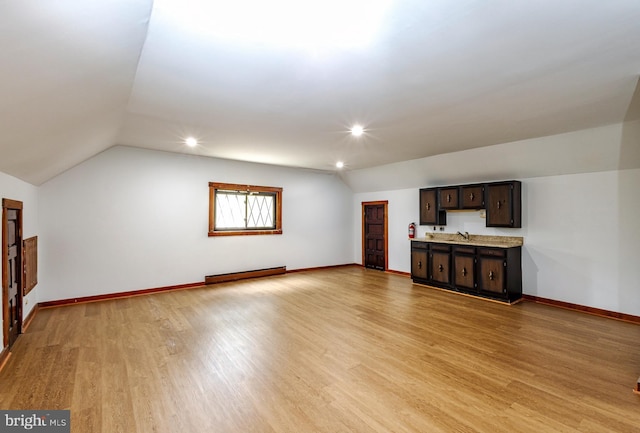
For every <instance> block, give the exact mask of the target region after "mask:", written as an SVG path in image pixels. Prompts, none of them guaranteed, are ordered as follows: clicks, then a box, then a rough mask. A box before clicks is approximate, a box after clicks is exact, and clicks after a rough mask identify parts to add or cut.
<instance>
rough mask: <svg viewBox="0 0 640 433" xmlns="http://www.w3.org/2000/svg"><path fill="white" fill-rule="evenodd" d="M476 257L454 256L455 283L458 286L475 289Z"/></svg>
mask: <svg viewBox="0 0 640 433" xmlns="http://www.w3.org/2000/svg"><path fill="white" fill-rule="evenodd" d="M474 271H475V257H474V256H467V255H457V254H456V255H455V256H454V258H453V284H454V285H455V286H456V287H462V288H465V289H470V290H474V289H475V272H474Z"/></svg>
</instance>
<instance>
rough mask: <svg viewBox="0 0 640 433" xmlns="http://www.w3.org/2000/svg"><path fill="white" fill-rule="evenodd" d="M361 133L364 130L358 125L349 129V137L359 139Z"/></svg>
mask: <svg viewBox="0 0 640 433" xmlns="http://www.w3.org/2000/svg"><path fill="white" fill-rule="evenodd" d="M363 132H364V128H363V127H362V126H360V125H353V128H351V135H353V136H354V137H360V136H361V135H362V133H363Z"/></svg>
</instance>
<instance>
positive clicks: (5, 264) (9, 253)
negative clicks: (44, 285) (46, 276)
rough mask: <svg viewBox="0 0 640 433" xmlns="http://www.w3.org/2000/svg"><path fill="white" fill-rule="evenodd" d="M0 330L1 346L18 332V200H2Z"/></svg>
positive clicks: (19, 297) (20, 217) (19, 247)
mask: <svg viewBox="0 0 640 433" xmlns="http://www.w3.org/2000/svg"><path fill="white" fill-rule="evenodd" d="M2 245H3V247H2V329H3V336H4V338H3V343H4V346H5V347H11V346H12V345H13V343H14V342H15V341H16V339H17V338H18V335H19V334H20V333H21V332H22V202H20V201H16V200H9V199H6V198H3V199H2Z"/></svg>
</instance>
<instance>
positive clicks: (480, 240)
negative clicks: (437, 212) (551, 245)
mask: <svg viewBox="0 0 640 433" xmlns="http://www.w3.org/2000/svg"><path fill="white" fill-rule="evenodd" d="M411 240H412V241H415V242H436V243H441V244H457V245H473V246H477V247H497V248H513V247H520V246H522V245H523V244H524V238H522V237H518V236H489V235H474V234H470V235H469V239H468V240H466V239H464V238H463V237H462V236H460V235H459V234H457V233H427V234H426V235H425V236H424V237H421V238H414V239H411Z"/></svg>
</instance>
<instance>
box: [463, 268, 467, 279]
mask: <svg viewBox="0 0 640 433" xmlns="http://www.w3.org/2000/svg"><path fill="white" fill-rule="evenodd" d="M462 276H463V277H466V276H467V268H462Z"/></svg>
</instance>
